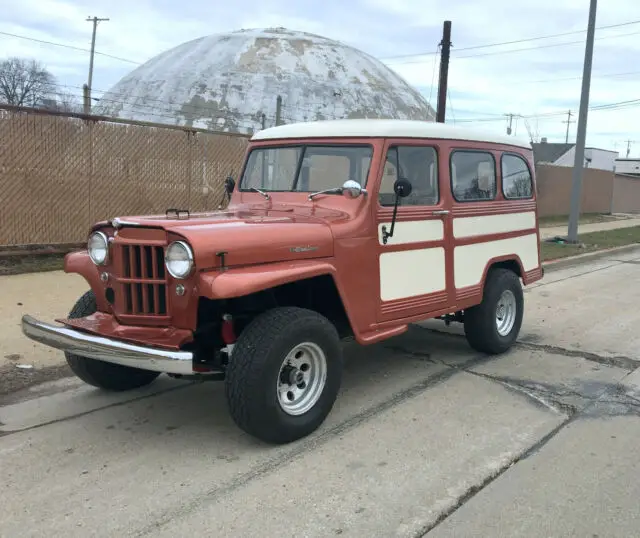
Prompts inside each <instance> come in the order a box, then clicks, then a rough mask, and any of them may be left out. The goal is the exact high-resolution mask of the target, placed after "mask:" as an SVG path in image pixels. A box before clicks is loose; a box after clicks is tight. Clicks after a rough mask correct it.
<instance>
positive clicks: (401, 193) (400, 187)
mask: <svg viewBox="0 0 640 538" xmlns="http://www.w3.org/2000/svg"><path fill="white" fill-rule="evenodd" d="M412 189H413V186H412V185H411V182H410V181H409V180H408V179H405V178H402V177H400V178H398V179H396V181H395V183H394V184H393V192H395V193H396V201H395V203H394V204H393V217H391V229H390V230H387V227H386V226H383V227H382V243H383V244H384V245H386V244H387V241H388V240H389V238H390V237H393V230H394V228H395V226H396V217H397V215H398V200H400V198H406V197H407V196H409V195H410V194H411V191H412Z"/></svg>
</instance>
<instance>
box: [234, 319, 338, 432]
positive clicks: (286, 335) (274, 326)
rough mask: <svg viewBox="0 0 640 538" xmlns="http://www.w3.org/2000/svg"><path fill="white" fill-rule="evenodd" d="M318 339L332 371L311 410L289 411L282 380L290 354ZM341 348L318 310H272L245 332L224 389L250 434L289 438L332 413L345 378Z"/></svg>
mask: <svg viewBox="0 0 640 538" xmlns="http://www.w3.org/2000/svg"><path fill="white" fill-rule="evenodd" d="M302 342H313V343H315V344H317V345H318V346H320V347H321V348H322V350H323V352H324V354H325V357H326V363H327V377H326V383H325V385H324V389H323V391H322V394H321V396H320V397H319V399H318V401H317V402H316V404H315V405H314V406H313V407H312V408H311V409H309V410H308V411H307V412H306V413H304V414H302V415H298V416H292V415H289V414H287V413H285V412H284V411H283V410H282V408H281V406H280V404H279V402H278V395H277V380H278V375H279V373H280V368H281V366H282V363H283V361H284V359H285V357H286V356H287V354H288V353H289V352H290V351H291V350H292V349H293V348H294V347H295V346H296V345H298V344H300V343H302ZM342 366H343V358H342V348H341V345H340V339H339V336H338V332H337V331H336V328H335V327H334V325H333V324H332V323H331V322H330V321H329V320H328V319H326V318H325V317H323V316H321V315H320V314H318V313H317V312H314V311H312V310H307V309H303V308H297V307H280V308H274V309H272V310H268V311H266V312H264V313H263V314H260V315H259V316H257V317H256V318H255V319H254V320H252V321H251V322H250V323H249V325H247V327H245V329H244V330H243V331H242V333H240V336H239V338H238V340H237V342H236V344H235V346H234V348H233V352H232V355H231V358H230V360H229V365H228V367H227V372H226V377H225V394H226V398H227V402H228V406H229V411H230V414H231V417H232V418H233V420H234V422H235V423H236V424H237V425H238V426H239V427H240V428H241V429H242V430H244V431H245V432H247V433H248V434H250V435H252V436H254V437H256V438H258V439H260V440H262V441H265V442H267V443H273V444H284V443H290V442H292V441H295V440H297V439H300V438H302V437H305V436H307V435H309V434H310V433H312V432H313V431H314V430H316V429H317V428H318V427H319V426H320V425H321V424H322V423H323V422H324V420H325V418H326V417H327V415H328V414H329V413H330V411H331V409H332V407H333V404H334V402H335V400H336V397H337V395H338V390H339V389H340V383H341V380H342Z"/></svg>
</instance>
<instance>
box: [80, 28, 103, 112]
mask: <svg viewBox="0 0 640 538" xmlns="http://www.w3.org/2000/svg"><path fill="white" fill-rule="evenodd" d="M108 20H109V19H104V18H103V19H101V18H99V17H87V21H88V22H93V33H92V35H91V56H90V57H89V80H88V82H87V87H88V88H89V92H88V98H87V99H85V103H84V113H85V114H90V113H91V89H92V88H93V86H92V82H93V56H94V54H95V51H96V30H97V29H98V23H99V22H102V21H108Z"/></svg>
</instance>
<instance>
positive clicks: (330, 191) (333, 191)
mask: <svg viewBox="0 0 640 538" xmlns="http://www.w3.org/2000/svg"><path fill="white" fill-rule="evenodd" d="M340 193H342V187H334V188H333V189H327V190H324V191H318V192H312V193H311V194H310V195H309V197H308V198H309V200H313V197H314V196H318V194H340Z"/></svg>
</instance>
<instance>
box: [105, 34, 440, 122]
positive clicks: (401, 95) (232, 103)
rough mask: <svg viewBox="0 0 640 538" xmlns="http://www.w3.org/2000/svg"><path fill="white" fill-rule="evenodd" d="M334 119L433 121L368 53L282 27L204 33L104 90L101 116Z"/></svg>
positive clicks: (401, 81)
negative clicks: (278, 112) (279, 104)
mask: <svg viewBox="0 0 640 538" xmlns="http://www.w3.org/2000/svg"><path fill="white" fill-rule="evenodd" d="M278 95H281V96H282V114H281V117H282V119H283V121H284V122H285V123H293V122H299V121H312V120H324V119H335V118H393V119H420V120H433V119H434V118H435V113H434V111H433V109H432V108H431V107H430V106H429V105H428V104H427V102H426V100H425V99H424V98H423V97H422V95H421V94H420V93H419V92H418V91H416V90H415V89H413V88H412V87H411V86H409V84H407V82H406V81H405V80H404V79H402V78H401V77H400V76H399V75H398V74H396V73H395V72H394V71H392V70H391V69H389V68H388V67H387V66H385V65H384V64H383V63H382V62H380V61H379V60H377V59H375V58H373V57H372V56H369V55H368V54H366V53H364V52H362V51H360V50H357V49H354V48H353V47H350V46H347V45H345V44H343V43H339V42H337V41H333V40H331V39H327V38H325V37H321V36H317V35H313V34H308V33H304V32H296V31H290V30H286V29H284V28H275V29H258V30H239V31H236V32H231V33H225V34H216V35H211V36H207V37H201V38H199V39H195V40H193V41H189V42H187V43H183V44H182V45H178V46H177V47H175V48H173V49H170V50H168V51H165V52H163V53H161V54H159V55H158V56H155V57H154V58H152V59H151V60H149V61H147V62H146V63H144V64H143V65H141V66H140V67H138V68H137V69H135V70H134V71H132V72H131V73H129V74H128V75H127V76H125V77H124V78H123V79H121V80H120V81H119V82H118V83H117V84H116V85H115V86H114V87H113V88H111V89H110V90H109V92H107V93H105V94H104V95H103V96H102V98H101V100H100V103H99V106H98V107H96V110H95V111H96V113H99V114H105V115H109V116H115V117H119V118H126V119H134V120H142V121H150V122H155V123H169V124H172V125H185V126H190V127H200V128H204V129H212V130H223V131H231V132H241V133H250V132H252V131H254V130H259V129H261V127H262V115H263V114H264V116H265V126H267V127H270V126H272V125H274V124H275V118H276V101H277V96H278Z"/></svg>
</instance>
